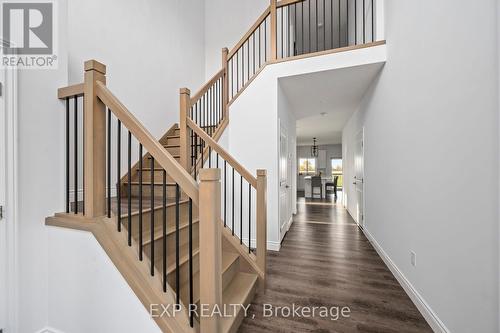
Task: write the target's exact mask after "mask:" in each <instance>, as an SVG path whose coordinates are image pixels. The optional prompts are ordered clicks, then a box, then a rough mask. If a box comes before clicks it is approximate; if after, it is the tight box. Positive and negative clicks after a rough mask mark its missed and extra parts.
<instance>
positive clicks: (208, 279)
mask: <svg viewBox="0 0 500 333" xmlns="http://www.w3.org/2000/svg"><path fill="white" fill-rule="evenodd" d="M220 197H221V184H220V169H201V170H200V197H199V211H200V213H199V216H200V227H199V228H200V235H203V237H200V241H199V242H200V245H199V247H200V254H199V258H200V260H199V262H200V276H201V277H203V278H202V279H201V281H200V305H201V309H203V307H206V309H208V313H212V310H213V309H214V308H215V307H219V309H220V307H221V305H222V267H221V266H222V239H221V237H222V236H221V235H222V231H221V223H220V218H221V215H220V211H221V198H220ZM201 309H200V310H201ZM200 331H201V332H203V333H219V332H221V318H220V317H219V316H205V315H203V313H200Z"/></svg>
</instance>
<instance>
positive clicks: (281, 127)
mask: <svg viewBox="0 0 500 333" xmlns="http://www.w3.org/2000/svg"><path fill="white" fill-rule="evenodd" d="M283 133H284V134H285V138H286V159H287V163H286V173H287V175H286V180H285V183H286V184H285V186H288V188H287V189H286V205H287V207H286V208H285V209H282V207H281V190H282V181H281V178H282V170H283V169H282V165H281V162H282V161H281V139H282V136H283ZM278 135H279V141H278V144H279V149H278V161H279V162H278V166H279V169H278V170H279V176H278V177H279V179H278V198H279V205H278V206H279V214H278V219H279V222H278V224H279V234H280V241H281V240H283V237H285V234H286V232H287V231H288V228H287V225H288V221H286V220H285V221H284V223H283V224H282V223H281V222H282V220H283V219H284V218H285V217H286V216H287V215H288V211H289V207H288V205H289V201H290V194H289V184H288V180H289V177H290V175H289V174H288V172H289V171H288V164H289V163H288V159H289V155H288V128H286V127H285V126H284V124H283V122H282V121H281V119H280V120H279V134H278ZM283 210H284V211H283Z"/></svg>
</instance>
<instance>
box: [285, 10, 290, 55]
mask: <svg viewBox="0 0 500 333" xmlns="http://www.w3.org/2000/svg"><path fill="white" fill-rule="evenodd" d="M290 7H291V6H288V7H286V13H287V15H288V21H287V24H286V31H287V32H286V36H287V38H288V39H287V40H288V43H287V45H286V55H287V57H289V56H290Z"/></svg>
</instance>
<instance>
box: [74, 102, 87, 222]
mask: <svg viewBox="0 0 500 333" xmlns="http://www.w3.org/2000/svg"><path fill="white" fill-rule="evenodd" d="M74 111H75V121H74V126H75V128H74V131H75V138H74V145H75V147H74V154H75V156H74V157H75V166H74V168H75V170H74V171H75V175H74V178H75V188H74V191H73V192H74V197H75V199H74V200H75V214H78V98H77V97H76V96H75V104H74ZM84 141H85V140H84ZM84 186H85V184H84ZM84 199H85V198H84Z"/></svg>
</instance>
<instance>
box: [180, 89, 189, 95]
mask: <svg viewBox="0 0 500 333" xmlns="http://www.w3.org/2000/svg"><path fill="white" fill-rule="evenodd" d="M179 92H180V94H181V95H189V96H190V95H191V90H189V89H188V88H181V89H179Z"/></svg>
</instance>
